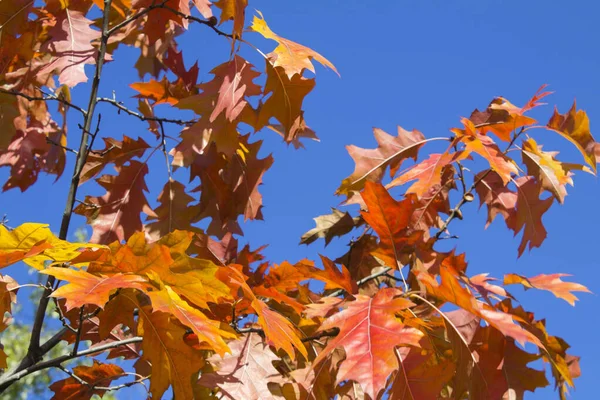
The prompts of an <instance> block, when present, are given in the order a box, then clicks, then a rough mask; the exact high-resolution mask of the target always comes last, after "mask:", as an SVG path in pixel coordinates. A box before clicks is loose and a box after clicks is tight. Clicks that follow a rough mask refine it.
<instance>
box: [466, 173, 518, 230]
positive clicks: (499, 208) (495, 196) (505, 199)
mask: <svg viewBox="0 0 600 400" xmlns="http://www.w3.org/2000/svg"><path fill="white" fill-rule="evenodd" d="M475 181H476V182H477V183H476V185H475V191H476V192H477V195H478V196H479V207H481V206H483V205H484V204H486V205H487V210H488V212H487V221H486V224H485V227H486V228H487V227H488V226H489V225H490V224H491V223H492V221H493V220H494V218H496V215H498V214H500V215H501V216H502V217H503V218H504V220H505V221H508V220H509V219H511V218H514V214H515V212H516V211H515V207H516V206H517V198H518V195H517V193H515V192H513V191H512V190H510V189H509V188H508V186H507V185H505V184H504V182H503V181H502V178H501V177H500V175H498V173H496V172H495V171H490V170H486V171H481V172H480V173H478V174H477V175H475Z"/></svg>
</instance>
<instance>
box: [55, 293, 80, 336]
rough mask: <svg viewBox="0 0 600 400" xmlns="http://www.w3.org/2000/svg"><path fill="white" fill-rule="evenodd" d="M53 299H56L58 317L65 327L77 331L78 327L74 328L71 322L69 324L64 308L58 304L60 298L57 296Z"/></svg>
mask: <svg viewBox="0 0 600 400" xmlns="http://www.w3.org/2000/svg"><path fill="white" fill-rule="evenodd" d="M52 300H54V307H55V309H56V313H57V314H58V319H59V320H60V322H61V323H62V325H63V326H64V327H65V328H67V329H68V330H70V331H71V332H73V333H76V332H77V329H75V328H73V327H72V326H71V324H69V323H68V322H67V318H66V317H65V314H63V312H62V309H61V308H60V306H59V305H58V300H57V299H56V297H53V298H52Z"/></svg>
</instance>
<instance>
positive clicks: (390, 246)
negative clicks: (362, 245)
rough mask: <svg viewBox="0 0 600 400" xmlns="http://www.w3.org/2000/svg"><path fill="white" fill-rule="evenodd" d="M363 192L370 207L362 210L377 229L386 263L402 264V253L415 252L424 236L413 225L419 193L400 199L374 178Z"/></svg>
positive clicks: (389, 264)
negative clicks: (415, 247) (374, 180)
mask: <svg viewBox="0 0 600 400" xmlns="http://www.w3.org/2000/svg"><path fill="white" fill-rule="evenodd" d="M361 196H362V198H363V201H364V202H365V204H366V205H367V208H368V211H362V212H361V214H362V217H363V218H364V220H365V221H366V222H367V223H368V224H369V225H370V226H371V227H372V228H373V230H374V231H375V232H377V235H378V236H379V240H380V246H381V252H382V254H383V255H385V260H384V261H386V265H388V266H389V267H392V268H399V267H398V265H399V264H398V263H399V262H401V259H402V256H403V255H405V254H406V253H411V252H412V251H413V249H414V246H415V244H417V243H419V242H420V241H421V240H422V237H423V232H422V231H416V230H414V229H412V226H411V220H412V215H413V213H414V211H415V209H416V207H417V203H416V201H415V200H416V199H415V197H414V196H409V197H407V198H405V199H404V200H401V201H396V200H394V198H393V197H392V196H391V195H390V194H389V192H388V191H387V190H386V189H385V188H384V187H383V185H381V184H379V183H372V182H366V185H365V190H364V191H363V192H362V193H361ZM378 254H379V253H378Z"/></svg>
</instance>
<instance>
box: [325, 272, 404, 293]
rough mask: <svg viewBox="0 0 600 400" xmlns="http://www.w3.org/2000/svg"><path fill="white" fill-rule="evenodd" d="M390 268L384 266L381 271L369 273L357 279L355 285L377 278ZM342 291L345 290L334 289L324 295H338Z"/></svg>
mask: <svg viewBox="0 0 600 400" xmlns="http://www.w3.org/2000/svg"><path fill="white" fill-rule="evenodd" d="M391 270H392V268H390V267H384V268H383V269H382V270H381V271H379V272H375V273H374V274H371V275H369V276H367V277H365V278H362V279H360V280H359V281H357V282H356V286H362V285H364V284H365V283H367V282H370V281H372V280H373V279H377V278H379V277H380V276H383V275H385V274H387V273H388V272H389V271H391ZM344 292H345V290H344V289H338V290H336V291H335V292H331V293H329V294H328V295H327V296H325V297H337V296H339V295H341V294H343V293H344Z"/></svg>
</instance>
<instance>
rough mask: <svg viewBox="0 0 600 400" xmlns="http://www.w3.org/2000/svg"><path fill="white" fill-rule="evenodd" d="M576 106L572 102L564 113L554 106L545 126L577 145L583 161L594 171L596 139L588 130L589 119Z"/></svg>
mask: <svg viewBox="0 0 600 400" xmlns="http://www.w3.org/2000/svg"><path fill="white" fill-rule="evenodd" d="M576 107H577V106H576V103H575V102H573V106H572V107H571V109H570V110H569V111H568V112H567V113H566V114H559V113H558V109H557V108H555V109H554V114H553V115H552V117H551V118H550V121H548V125H546V126H547V127H548V129H551V130H553V131H555V132H558V133H559V134H561V135H562V136H563V137H565V138H566V139H568V140H569V141H571V143H573V144H574V145H575V146H577V148H578V149H579V151H580V152H581V154H582V155H583V158H584V159H585V162H586V163H587V164H588V165H589V166H590V167H591V168H592V169H593V170H594V172H596V155H595V147H596V141H595V140H594V138H593V137H592V133H591V132H590V120H589V118H588V116H587V114H586V112H585V111H583V110H577V109H576Z"/></svg>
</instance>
